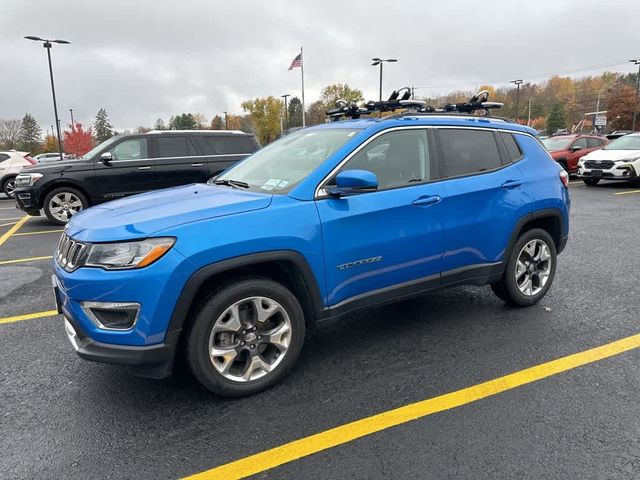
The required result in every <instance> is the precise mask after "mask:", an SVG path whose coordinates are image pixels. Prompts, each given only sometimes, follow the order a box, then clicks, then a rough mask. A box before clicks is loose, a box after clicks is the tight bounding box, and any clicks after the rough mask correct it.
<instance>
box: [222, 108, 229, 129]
mask: <svg viewBox="0 0 640 480" xmlns="http://www.w3.org/2000/svg"><path fill="white" fill-rule="evenodd" d="M222 113H224V129H225V130H229V119H228V117H227V112H222Z"/></svg>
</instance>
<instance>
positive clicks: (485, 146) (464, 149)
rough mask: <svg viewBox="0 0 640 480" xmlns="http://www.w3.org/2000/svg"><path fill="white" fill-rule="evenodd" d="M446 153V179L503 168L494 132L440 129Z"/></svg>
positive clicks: (442, 145) (443, 166) (441, 142)
mask: <svg viewBox="0 0 640 480" xmlns="http://www.w3.org/2000/svg"><path fill="white" fill-rule="evenodd" d="M438 137H439V139H440V145H441V147H442V151H443V153H444V164H443V165H442V168H443V169H444V172H443V173H444V175H443V176H445V177H457V176H459V175H469V174H473V173H478V172H484V171H486V170H493V169H495V168H499V167H500V166H501V163H500V153H499V151H498V144H497V143H496V139H495V137H494V135H493V132H490V131H486V130H471V129H444V128H443V129H439V130H438Z"/></svg>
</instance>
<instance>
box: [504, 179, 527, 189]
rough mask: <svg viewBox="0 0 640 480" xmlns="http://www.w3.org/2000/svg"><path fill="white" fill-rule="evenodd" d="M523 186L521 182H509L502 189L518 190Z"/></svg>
mask: <svg viewBox="0 0 640 480" xmlns="http://www.w3.org/2000/svg"><path fill="white" fill-rule="evenodd" d="M520 185H522V181H521V180H507V181H506V182H504V183H503V184H502V188H516V187H519V186H520Z"/></svg>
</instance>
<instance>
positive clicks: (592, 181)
mask: <svg viewBox="0 0 640 480" xmlns="http://www.w3.org/2000/svg"><path fill="white" fill-rule="evenodd" d="M582 181H583V182H584V183H585V185H589V186H590V187H595V186H596V185H597V184H598V182H600V179H599V178H583V179H582Z"/></svg>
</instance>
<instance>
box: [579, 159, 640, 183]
mask: <svg viewBox="0 0 640 480" xmlns="http://www.w3.org/2000/svg"><path fill="white" fill-rule="evenodd" d="M578 177H580V178H598V179H602V180H635V179H636V178H638V172H637V171H636V169H635V168H634V166H633V165H632V164H630V163H616V164H615V165H614V166H613V167H611V168H586V167H585V166H584V165H583V166H579V167H578Z"/></svg>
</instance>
